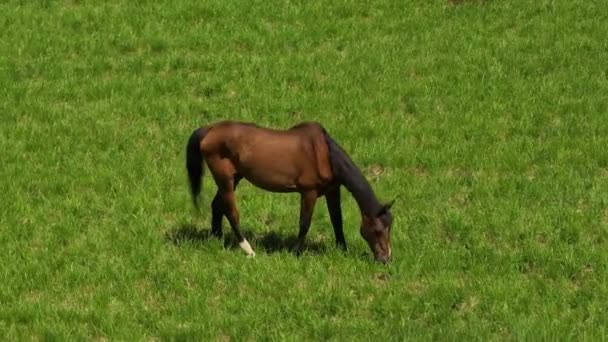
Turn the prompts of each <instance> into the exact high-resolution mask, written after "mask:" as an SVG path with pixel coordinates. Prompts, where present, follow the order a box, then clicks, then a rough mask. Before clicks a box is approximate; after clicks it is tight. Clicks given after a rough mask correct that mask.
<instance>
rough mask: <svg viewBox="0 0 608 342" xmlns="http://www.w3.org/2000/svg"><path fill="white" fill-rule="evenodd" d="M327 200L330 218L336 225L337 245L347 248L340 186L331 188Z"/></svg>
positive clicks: (334, 225) (326, 196) (332, 223)
mask: <svg viewBox="0 0 608 342" xmlns="http://www.w3.org/2000/svg"><path fill="white" fill-rule="evenodd" d="M325 199H326V200H327V209H328V211H329V218H330V219H331V225H332V226H333V227H334V233H335V234H336V245H337V246H338V247H339V248H341V249H343V250H346V240H345V239H344V231H343V230H342V209H341V208H340V187H339V186H337V187H335V188H334V189H332V190H330V191H329V192H328V193H327V195H325Z"/></svg>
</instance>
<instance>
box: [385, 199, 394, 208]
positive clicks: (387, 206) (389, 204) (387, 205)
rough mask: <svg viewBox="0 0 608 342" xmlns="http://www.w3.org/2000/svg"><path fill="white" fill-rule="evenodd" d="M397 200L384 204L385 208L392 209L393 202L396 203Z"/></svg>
mask: <svg viewBox="0 0 608 342" xmlns="http://www.w3.org/2000/svg"><path fill="white" fill-rule="evenodd" d="M395 200H396V199H393V200H392V201H390V202H388V203H387V204H385V205H384V209H386V210H390V209H391V208H392V206H393V204H395Z"/></svg>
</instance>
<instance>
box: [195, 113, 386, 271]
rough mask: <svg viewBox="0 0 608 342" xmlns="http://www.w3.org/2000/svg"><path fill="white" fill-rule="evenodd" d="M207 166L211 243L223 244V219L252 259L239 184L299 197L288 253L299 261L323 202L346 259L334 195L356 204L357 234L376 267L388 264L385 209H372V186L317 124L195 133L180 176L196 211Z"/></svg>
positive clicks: (375, 205) (215, 126)
mask: <svg viewBox="0 0 608 342" xmlns="http://www.w3.org/2000/svg"><path fill="white" fill-rule="evenodd" d="M205 164H206V165H207V167H208V168H209V170H210V171H211V174H212V176H213V179H214V181H215V184H216V186H217V192H216V194H215V197H214V198H213V200H212V202H211V214H212V215H211V216H212V217H211V232H210V233H211V235H213V236H216V237H219V238H221V236H222V219H223V217H224V216H225V217H226V218H227V219H228V222H229V223H230V226H231V228H232V231H233V233H234V235H235V236H236V238H237V240H238V241H239V246H240V247H241V248H242V249H243V251H245V253H246V254H247V256H250V257H252V256H255V252H254V251H253V249H252V248H251V245H250V244H249V242H248V241H247V239H245V237H244V236H243V234H242V233H241V228H240V219H239V212H238V209H237V206H236V199H235V190H236V187H237V185H238V183H239V181H241V180H242V179H243V178H244V179H246V180H247V181H249V182H250V183H252V184H253V185H254V186H256V187H258V188H261V189H263V190H266V191H270V192H274V193H294V192H297V193H299V194H300V217H299V234H298V237H297V240H296V243H295V246H294V247H293V251H294V252H295V253H296V254H297V255H299V254H300V253H301V251H302V248H303V246H304V242H305V240H306V234H307V233H308V230H309V228H310V225H311V219H312V214H313V210H314V207H315V204H316V201H317V199H318V198H320V197H322V196H325V199H326V203H327V209H328V211H329V216H330V221H331V223H332V226H333V229H334V233H335V238H336V245H337V247H338V248H340V249H342V250H344V251H346V250H347V247H346V240H345V239H344V233H343V229H342V211H341V203H340V202H341V199H340V187H341V186H344V187H345V188H346V189H347V190H348V191H349V192H350V193H351V194H352V196H353V197H354V199H355V201H356V202H357V204H358V207H359V210H360V212H361V225H360V233H361V236H362V237H363V238H364V239H365V241H366V242H367V244H368V245H369V247H370V249H371V251H372V253H373V256H374V259H375V260H376V261H378V262H381V263H387V262H388V261H389V260H390V259H391V246H390V232H391V225H392V221H393V217H392V214H391V207H392V205H393V203H394V200H392V201H391V202H389V203H387V204H382V203H380V202H379V201H378V199H377V197H376V195H375V193H374V191H373V190H372V188H371V186H370V184H369V183H368V181H367V180H366V179H365V177H364V176H363V174H362V173H361V171H360V170H359V168H358V167H357V166H356V165H355V163H354V162H353V161H352V159H351V158H350V157H349V156H348V154H347V153H346V152H345V151H344V149H343V148H342V147H341V146H340V145H339V144H338V143H337V142H336V141H335V140H334V139H333V138H332V137H330V136H329V134H328V133H327V131H326V130H325V128H324V127H323V126H322V125H321V124H320V123H318V122H314V121H306V122H301V123H299V124H297V125H295V126H293V127H290V128H288V129H274V128H268V127H261V126H258V125H257V124H254V123H251V122H241V121H232V120H225V121H218V122H215V123H212V124H209V125H206V126H201V127H199V128H197V129H195V130H194V131H193V132H192V134H191V136H190V138H189V140H188V143H187V147H186V169H187V172H188V179H189V184H190V190H191V195H192V201H193V203H194V206H195V208H196V210H200V209H199V204H198V197H199V194H200V192H201V188H202V177H203V176H204V174H203V173H204V169H205V168H204V166H205Z"/></svg>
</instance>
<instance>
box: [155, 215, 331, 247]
mask: <svg viewBox="0 0 608 342" xmlns="http://www.w3.org/2000/svg"><path fill="white" fill-rule="evenodd" d="M241 231H242V233H243V235H244V236H245V238H246V239H247V240H248V241H250V242H251V244H252V245H253V247H254V249H257V250H261V251H264V252H266V253H268V254H272V253H280V252H292V250H293V247H294V246H295V244H296V241H297V236H296V235H285V234H280V233H278V232H275V231H270V232H266V233H263V234H259V233H257V234H256V232H253V231H251V230H249V229H246V228H241ZM213 239H218V238H217V237H215V236H213V235H211V229H199V228H197V227H196V226H195V225H193V224H187V223H182V224H179V225H178V226H177V227H175V228H172V229H169V230H168V231H167V232H166V233H165V240H166V241H168V242H170V243H172V244H174V245H176V246H180V245H182V244H183V243H191V244H204V243H206V242H207V241H209V240H213ZM222 240H223V244H224V248H230V249H240V247H239V243H238V241H237V239H236V237H235V236H234V234H232V232H231V231H228V232H226V231H224V237H223V238H222ZM326 250H327V246H326V244H325V243H323V242H320V241H316V240H314V239H312V238H310V237H309V238H307V239H306V243H305V244H304V249H303V252H306V253H313V254H322V253H323V252H325V251H326Z"/></svg>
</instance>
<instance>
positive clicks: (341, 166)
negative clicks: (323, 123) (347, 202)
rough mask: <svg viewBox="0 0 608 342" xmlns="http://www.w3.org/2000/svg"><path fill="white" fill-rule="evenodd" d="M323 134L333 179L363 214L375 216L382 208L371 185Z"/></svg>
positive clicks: (344, 153) (332, 140)
mask: <svg viewBox="0 0 608 342" xmlns="http://www.w3.org/2000/svg"><path fill="white" fill-rule="evenodd" d="M323 132H324V134H325V140H326V141H327V145H328V147H329V155H330V160H331V164H332V170H333V172H334V175H335V177H336V178H337V179H338V181H339V182H340V183H341V184H342V185H344V187H346V189H347V190H348V191H349V192H350V193H351V194H352V195H353V197H354V198H355V201H357V204H358V205H359V209H361V211H362V212H363V213H364V214H366V215H368V216H376V215H377V214H378V213H379V212H381V211H382V208H383V207H382V204H380V202H379V201H378V199H377V198H376V194H375V193H374V191H373V190H372V187H371V185H370V184H369V182H368V181H367V179H365V176H363V174H362V173H361V170H359V168H358V167H357V165H355V163H354V162H353V161H352V159H351V158H350V157H349V156H348V154H346V152H345V151H344V149H343V148H342V147H341V146H340V145H339V144H338V143H337V142H336V141H335V140H334V139H333V138H332V137H330V136H329V134H328V133H327V132H326V131H325V130H323Z"/></svg>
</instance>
